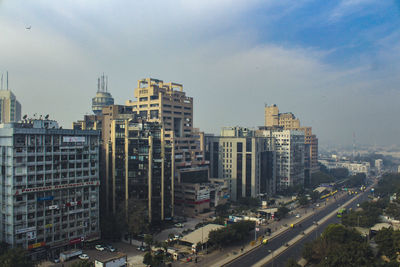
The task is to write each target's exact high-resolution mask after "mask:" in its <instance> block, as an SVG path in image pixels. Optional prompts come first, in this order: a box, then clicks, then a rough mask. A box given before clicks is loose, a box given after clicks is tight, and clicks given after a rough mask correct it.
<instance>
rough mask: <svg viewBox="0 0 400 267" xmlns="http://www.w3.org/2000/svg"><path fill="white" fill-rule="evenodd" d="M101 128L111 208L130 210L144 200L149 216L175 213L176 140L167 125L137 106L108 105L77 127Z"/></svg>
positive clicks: (105, 189) (104, 174) (153, 220)
mask: <svg viewBox="0 0 400 267" xmlns="http://www.w3.org/2000/svg"><path fill="white" fill-rule="evenodd" d="M88 127H90V128H92V129H98V130H101V137H102V146H101V163H102V164H101V166H102V171H101V181H102V185H103V186H102V191H101V192H102V196H104V197H103V202H102V206H104V209H105V211H108V212H111V213H113V214H115V213H116V212H117V211H118V210H120V209H121V208H125V210H128V204H129V201H131V200H133V201H142V202H143V204H144V205H146V207H147V216H148V218H147V219H148V221H149V222H151V223H157V222H160V221H162V220H164V219H165V218H170V217H172V216H173V208H174V179H173V178H174V162H173V160H172V159H173V153H174V151H173V143H167V142H166V141H165V137H164V136H165V134H164V129H163V128H162V125H161V124H160V123H158V122H156V121H152V122H150V121H147V120H146V119H143V118H142V117H141V116H139V115H137V114H136V112H135V111H133V110H132V107H131V106H121V105H111V106H107V107H104V108H103V110H102V115H89V116H85V117H84V120H82V121H78V122H75V123H74V128H76V129H85V128H88Z"/></svg>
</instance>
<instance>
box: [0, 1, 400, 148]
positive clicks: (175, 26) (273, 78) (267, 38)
mask: <svg viewBox="0 0 400 267" xmlns="http://www.w3.org/2000/svg"><path fill="white" fill-rule="evenodd" d="M399 22H400V20H399V4H398V2H394V1H393V2H391V1H387V2H386V1H385V2H382V1H370V0H366V1H361V0H358V1H355V0H352V1H335V2H331V3H329V4H323V3H320V2H318V1H296V3H295V4H293V2H291V1H279V3H275V1H250V2H248V1H246V2H245V1H235V2H232V1H218V2H214V1H194V2H190V3H186V2H176V1H165V2H164V1H160V2H158V1H152V2H150V3H147V2H146V3H128V2H124V1H115V2H113V4H112V5H111V4H108V3H106V2H105V1H102V2H94V1H86V2H84V3H81V2H78V1H75V2H69V3H53V2H51V1H36V2H34V3H33V2H31V3H26V2H23V1H7V0H6V1H4V0H3V1H0V31H1V32H2V36H3V38H1V39H0V58H2V61H1V62H0V73H5V72H6V71H7V70H9V74H10V90H12V91H13V92H14V93H15V95H16V96H17V98H18V99H19V101H20V102H21V104H22V106H23V111H22V114H28V115H32V114H34V113H38V114H50V115H51V117H52V118H55V119H57V120H59V121H60V122H61V123H62V125H63V126H64V127H65V128H71V127H72V122H73V121H75V120H77V119H79V118H81V117H82V115H83V114H86V113H87V114H91V99H92V97H93V95H94V94H95V92H96V85H97V81H96V79H97V77H98V76H99V75H100V74H101V73H103V72H104V73H106V74H107V75H108V77H109V87H108V89H109V92H110V93H111V94H112V95H113V97H114V98H115V102H116V103H117V104H123V103H125V101H126V100H128V99H130V100H133V99H134V97H133V91H134V88H135V86H136V81H137V80H138V79H141V78H144V77H153V78H157V79H162V80H168V81H174V82H177V83H181V84H183V86H184V90H185V91H186V92H187V94H188V95H189V96H191V97H193V99H194V127H198V128H200V129H201V130H202V131H205V132H212V133H218V132H219V130H220V128H221V127H223V126H235V125H241V126H247V127H252V126H261V125H263V121H264V112H263V110H264V104H265V103H267V104H269V105H271V104H277V105H279V107H280V108H281V110H282V112H293V113H294V114H295V115H296V117H298V118H300V119H301V122H302V125H309V126H312V127H313V132H315V133H316V134H317V136H318V138H319V140H320V144H321V145H322V146H323V145H325V144H330V143H342V144H351V143H352V142H353V133H355V135H356V137H357V143H360V144H367V143H369V144H374V143H376V144H378V145H382V144H390V143H396V139H395V138H396V136H397V134H398V133H399V132H400V129H399V127H400V126H399V125H398V124H396V123H394V122H395V121H397V120H398V119H397V113H398V111H399V106H398V104H397V103H398V100H399V97H400V95H399V94H400V93H399V90H398V86H397V84H398V82H399V78H398V75H396V74H397V73H398V70H399V68H400V65H399V63H398V62H399V60H398V57H399V56H398V53H397V51H398V49H399V47H400V45H399V40H400V32H399V30H398V24H399ZM60 99H62V100H63V101H60ZM227 100H228V101H227ZM38 103H41V105H38ZM238 107H239V108H238ZM210 118H212V119H211V120H210Z"/></svg>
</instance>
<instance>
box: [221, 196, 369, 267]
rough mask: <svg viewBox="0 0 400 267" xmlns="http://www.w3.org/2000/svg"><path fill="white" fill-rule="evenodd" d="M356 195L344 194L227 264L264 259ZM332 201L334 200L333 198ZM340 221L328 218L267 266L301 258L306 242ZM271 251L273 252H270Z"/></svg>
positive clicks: (247, 264)
mask: <svg viewBox="0 0 400 267" xmlns="http://www.w3.org/2000/svg"><path fill="white" fill-rule="evenodd" d="M352 197H354V195H351V196H348V195H346V196H344V197H342V198H341V199H340V200H337V201H336V202H334V203H333V204H331V205H328V206H327V207H326V208H324V209H321V210H320V211H318V212H316V213H315V214H314V215H312V216H310V217H308V218H306V219H304V220H303V221H302V222H301V226H300V225H299V224H297V225H295V227H294V228H293V229H290V230H288V231H286V232H284V233H282V234H281V235H279V236H276V237H275V238H273V239H271V240H269V242H268V244H267V245H264V246H260V247H258V248H256V249H254V250H253V251H251V252H249V253H247V254H246V255H243V256H242V257H239V258H238V259H236V260H235V261H233V262H231V263H229V264H227V265H226V266H230V267H239V266H252V265H254V264H255V263H257V262H258V261H260V260H262V259H263V258H264V257H266V256H267V255H268V254H269V253H273V252H274V251H275V250H277V249H278V248H280V247H281V246H283V245H285V244H286V243H288V242H289V241H290V240H292V239H293V238H294V237H296V236H298V235H301V234H302V232H303V231H304V230H305V229H307V228H308V227H310V226H312V225H313V223H314V222H315V221H319V220H321V219H322V218H324V217H325V216H327V215H328V214H329V213H331V212H332V211H334V210H335V209H337V208H338V206H339V205H343V204H344V203H345V202H347V201H348V200H350V199H351V198H352ZM366 197H367V194H366V193H364V194H363V195H361V196H360V197H359V198H358V199H357V200H356V201H354V202H353V203H352V204H351V205H350V206H349V207H353V208H354V207H356V204H357V203H360V202H362V201H365V199H366ZM331 201H332V200H331ZM335 222H338V219H337V218H336V216H333V217H332V218H330V219H329V220H327V221H326V222H325V223H323V224H321V225H320V226H319V227H318V228H317V229H316V230H314V231H312V232H311V233H310V234H308V235H307V236H306V237H304V238H303V239H301V240H300V241H299V242H297V243H296V244H294V245H291V246H289V248H288V249H287V250H285V251H284V252H283V253H281V254H280V255H276V256H275V255H273V256H274V257H273V261H270V262H269V263H268V264H266V266H272V263H274V266H284V264H285V262H286V261H287V259H288V258H290V257H293V258H296V259H297V258H299V257H300V256H301V251H302V247H303V245H304V243H305V242H308V241H311V240H313V239H314V238H315V237H316V236H318V235H319V234H320V233H321V232H322V231H323V230H324V228H325V227H326V226H327V225H328V224H330V223H335ZM270 251H271V252H270Z"/></svg>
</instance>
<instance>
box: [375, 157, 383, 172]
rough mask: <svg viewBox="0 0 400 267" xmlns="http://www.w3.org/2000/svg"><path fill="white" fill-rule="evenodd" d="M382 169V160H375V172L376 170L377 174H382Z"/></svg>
mask: <svg viewBox="0 0 400 267" xmlns="http://www.w3.org/2000/svg"><path fill="white" fill-rule="evenodd" d="M382 168H383V160H382V159H376V160H375V170H376V172H377V174H379V173H381V172H382Z"/></svg>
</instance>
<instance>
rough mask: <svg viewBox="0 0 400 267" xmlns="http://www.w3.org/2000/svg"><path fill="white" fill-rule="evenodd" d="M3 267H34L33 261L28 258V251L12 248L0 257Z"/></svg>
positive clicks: (0, 263)
mask: <svg viewBox="0 0 400 267" xmlns="http://www.w3.org/2000/svg"><path fill="white" fill-rule="evenodd" d="M0 266H2V267H17V266H18V267H33V266H35V265H34V263H33V262H32V261H30V260H29V259H28V258H27V257H26V251H25V250H23V249H22V248H12V249H9V250H7V251H6V252H5V253H4V254H2V255H1V256H0Z"/></svg>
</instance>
